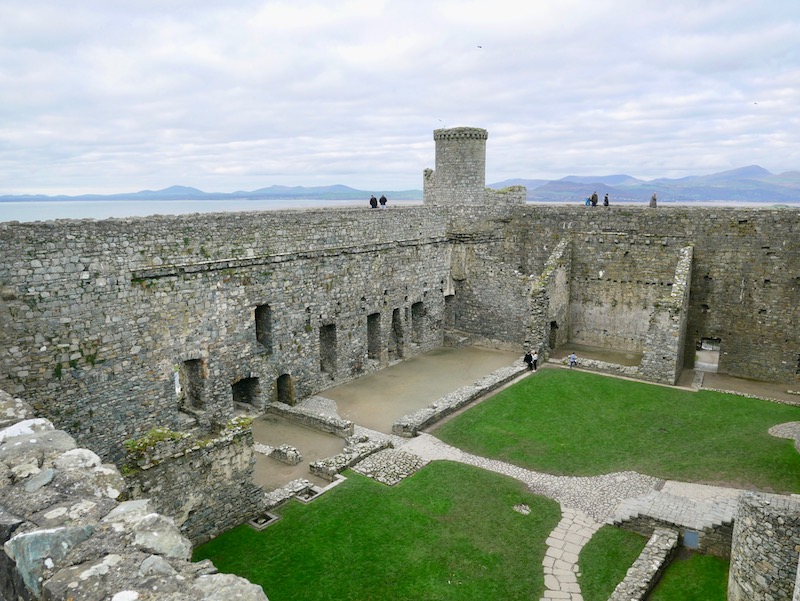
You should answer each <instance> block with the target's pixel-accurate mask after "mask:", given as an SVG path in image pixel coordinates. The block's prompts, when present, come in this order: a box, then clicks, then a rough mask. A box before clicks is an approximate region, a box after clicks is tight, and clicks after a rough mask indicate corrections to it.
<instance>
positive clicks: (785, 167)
mask: <svg viewBox="0 0 800 601" xmlns="http://www.w3.org/2000/svg"><path fill="white" fill-rule="evenodd" d="M798 48H800V1H798V0H724V1H712V0H709V1H705V0H693V1H689V0H668V1H667V0H476V1H469V0H452V1H450V0H424V1H423V0H387V1H382V0H353V1H336V0H319V1H313V0H286V1H285V2H283V1H282V2H273V1H268V0H231V1H230V2H221V1H220V0H72V1H69V2H68V1H65V0H2V2H0V194H12V193H44V194H55V193H65V194H80V193H112V192H130V191H137V190H143V189H153V190H155V189H160V188H164V187H167V186H170V185H173V184H178V185H186V186H195V187H197V188H200V189H202V190H205V191H208V192H216V191H219V192H232V191H236V190H253V189H256V188H261V187H266V186H271V185H273V184H278V185H305V186H315V185H327V184H345V185H348V186H352V187H354V188H359V189H364V190H371V189H373V190H376V191H382V190H404V189H411V188H416V189H419V188H422V171H423V169H424V168H426V167H431V168H432V167H434V142H433V130H434V129H438V128H441V127H457V126H473V127H482V128H485V129H487V130H488V131H489V139H488V142H487V174H486V181H487V183H493V182H497V181H501V180H504V179H508V178H526V179H533V178H544V179H558V178H561V177H564V176H566V175H609V174H617V173H626V174H628V175H632V176H634V177H639V178H643V179H652V178H656V177H683V176H687V175H701V174H706V173H713V172H718V171H724V170H727V169H732V168H736V167H741V166H746V165H751V164H758V165H760V166H762V167H764V168H766V169H768V170H770V171H772V172H773V173H780V172H783V171H789V170H800V116H799V115H800V52H799V51H798Z"/></svg>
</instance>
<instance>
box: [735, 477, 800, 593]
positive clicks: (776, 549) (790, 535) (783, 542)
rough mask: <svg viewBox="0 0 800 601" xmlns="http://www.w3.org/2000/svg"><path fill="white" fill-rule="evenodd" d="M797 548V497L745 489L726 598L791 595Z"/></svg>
mask: <svg viewBox="0 0 800 601" xmlns="http://www.w3.org/2000/svg"><path fill="white" fill-rule="evenodd" d="M798 549H800V501H797V500H794V499H791V498H788V497H782V496H778V495H770V494H766V493H753V492H749V493H745V494H743V495H742V496H741V497H740V499H739V511H738V516H737V519H736V524H735V527H734V535H733V546H732V548H731V567H730V572H729V576H728V599H729V600H730V601H771V600H773V599H791V598H792V595H793V594H795V598H797V591H796V590H795V584H796V582H795V579H796V571H797V569H798V567H797V566H798Z"/></svg>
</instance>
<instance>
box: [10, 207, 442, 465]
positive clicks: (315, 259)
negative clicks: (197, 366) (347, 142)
mask: <svg viewBox="0 0 800 601" xmlns="http://www.w3.org/2000/svg"><path fill="white" fill-rule="evenodd" d="M0 255H2V256H3V261H2V262H0V293H1V294H0V308H1V309H0V316H1V317H3V320H4V327H3V328H0V349H2V351H3V352H2V353H0V385H2V386H4V387H5V388H7V389H8V390H9V391H10V392H12V393H14V394H18V395H21V396H22V397H23V398H25V399H26V400H27V401H28V402H29V403H31V404H32V405H33V406H34V407H35V409H36V410H37V412H38V413H39V414H40V415H44V416H47V417H48V418H49V419H51V420H52V421H53V422H54V423H56V424H57V425H58V426H59V427H63V428H65V429H66V430H68V431H69V432H70V433H71V434H73V435H74V436H76V438H77V439H78V440H79V441H85V442H89V441H91V444H92V446H93V448H95V449H96V450H97V452H99V453H100V454H101V455H102V456H104V457H106V458H110V459H116V460H118V459H121V458H122V456H123V453H122V449H121V446H120V443H121V441H123V440H125V439H127V438H132V437H138V436H141V435H143V434H144V432H146V431H148V430H150V429H152V428H154V427H166V428H170V429H180V421H181V415H182V413H181V411H183V410H184V409H185V408H184V407H183V406H182V405H181V402H182V401H181V400H180V399H179V398H178V396H177V395H176V389H175V373H176V370H177V369H178V368H179V367H180V366H181V365H182V364H183V362H185V361H194V360H196V361H199V362H201V363H202V369H201V370H200V373H201V378H202V379H201V382H200V389H201V395H202V397H203V399H204V406H203V407H201V408H200V409H199V410H194V409H193V410H192V411H190V413H191V414H192V416H193V418H194V419H195V420H196V422H197V425H198V427H201V428H203V429H206V430H212V429H213V428H214V427H217V426H220V425H222V424H225V423H227V421H229V420H230V419H231V418H232V417H233V415H234V403H233V402H232V386H233V385H234V384H236V383H237V382H238V381H240V380H242V379H244V378H252V379H253V380H254V381H255V382H257V386H255V388H254V393H253V397H254V398H252V399H251V400H250V402H251V403H252V405H253V408H254V409H256V410H261V409H263V407H264V406H266V405H267V404H268V403H269V402H271V401H272V400H275V398H276V395H277V381H278V378H279V377H281V376H284V375H285V376H287V377H289V378H290V380H291V383H292V387H293V394H294V396H295V397H296V398H305V397H307V396H309V395H311V394H313V393H315V392H317V391H319V390H322V389H325V388H328V387H330V386H331V385H334V384H337V383H342V382H345V381H348V380H350V379H353V378H355V377H358V376H360V375H363V374H365V373H369V372H370V371H375V370H377V369H380V368H381V367H385V366H387V365H388V364H389V363H390V361H394V360H397V359H399V358H403V357H406V358H407V357H412V356H414V355H417V354H420V353H423V352H426V351H429V350H432V349H433V348H436V347H439V346H441V345H442V341H443V324H442V321H443V314H444V291H445V289H446V288H447V287H448V286H449V285H450V284H449V264H448V249H447V239H446V222H445V220H444V218H443V214H442V211H441V210H437V209H432V208H422V207H418V206H417V207H402V208H401V207H393V208H391V209H386V210H382V211H370V210H369V209H367V210H361V209H336V210H308V211H264V212H259V213H236V214H209V215H183V216H175V217H152V218H134V219H109V220H103V221H93V220H75V221H69V220H64V221H57V222H47V223H3V224H0ZM415 303H419V304H420V306H421V307H422V310H421V311H419V312H417V313H416V314H412V306H413V305H414V304H415ZM260 306H269V308H270V309H271V326H270V327H271V332H270V334H271V344H270V347H269V348H267V347H266V346H265V345H264V344H263V343H261V342H259V340H258V339H257V335H256V334H257V333H256V323H255V321H256V320H255V318H254V316H255V311H256V308H257V307H260ZM372 314H377V315H378V316H379V318H378V320H377V324H378V329H379V331H378V332H377V333H376V337H377V338H379V339H380V346H379V348H378V349H377V351H376V352H375V354H374V356H369V357H368V356H367V354H368V352H367V351H368V332H367V317H368V316H369V315H372ZM6 322H7V325H8V327H6V325H5V323H6ZM331 325H332V326H334V327H335V328H336V330H335V336H334V337H333V345H334V348H333V349H332V351H331V354H333V355H335V357H334V358H333V359H331V361H330V364H329V365H328V366H327V370H324V369H323V368H322V367H321V360H320V356H321V333H320V330H321V328H323V327H325V326H331ZM395 335H396V336H397V340H392V341H390V338H391V337H392V336H395ZM390 346H391V347H392V348H393V350H392V351H391V352H392V353H394V355H391V354H390V350H389V349H390Z"/></svg>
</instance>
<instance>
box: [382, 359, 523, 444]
mask: <svg viewBox="0 0 800 601" xmlns="http://www.w3.org/2000/svg"><path fill="white" fill-rule="evenodd" d="M527 369H528V367H527V366H526V365H525V364H524V363H523V362H522V361H521V360H520V361H515V362H514V363H513V364H512V365H510V366H508V367H501V368H500V369H498V370H495V371H493V372H492V373H491V374H489V375H488V376H484V377H483V378H480V379H479V380H477V381H476V382H475V383H474V384H472V385H470V386H464V387H462V388H459V389H458V390H456V391H455V392H451V393H450V394H447V395H445V396H443V397H441V398H440V399H438V400H436V401H434V402H433V403H431V404H430V405H428V406H427V407H423V408H422V409H418V410H417V411H415V412H414V413H410V414H408V415H405V416H403V417H401V418H400V419H399V420H397V421H396V422H395V423H394V424H393V425H392V433H393V434H396V435H397V436H405V437H406V438H412V437H414V436H416V435H417V434H419V432H420V431H421V430H423V429H424V428H426V427H428V426H430V425H431V424H433V423H436V422H437V421H439V420H440V419H442V418H443V417H446V416H448V415H450V414H451V413H454V412H455V411H458V410H459V409H461V408H462V407H465V406H467V405H469V404H470V403H471V402H472V401H474V400H476V399H478V398H479V397H481V396H483V395H484V394H487V393H489V392H491V391H493V390H495V389H497V388H499V387H500V386H502V385H503V384H505V383H507V382H510V381H511V380H513V379H514V378H516V377H517V376H519V375H520V374H523V373H525V372H526V371H527Z"/></svg>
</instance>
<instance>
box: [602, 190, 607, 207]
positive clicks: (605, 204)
mask: <svg viewBox="0 0 800 601" xmlns="http://www.w3.org/2000/svg"><path fill="white" fill-rule="evenodd" d="M603 206H604V207H607V206H608V192H606V197H605V198H604V199H603Z"/></svg>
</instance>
